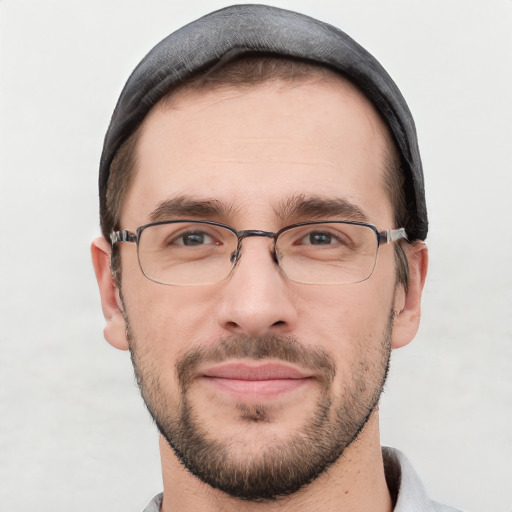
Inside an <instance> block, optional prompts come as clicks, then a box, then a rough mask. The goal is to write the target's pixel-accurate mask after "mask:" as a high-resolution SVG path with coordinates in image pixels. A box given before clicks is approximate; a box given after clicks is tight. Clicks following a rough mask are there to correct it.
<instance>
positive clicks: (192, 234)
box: [171, 231, 215, 247]
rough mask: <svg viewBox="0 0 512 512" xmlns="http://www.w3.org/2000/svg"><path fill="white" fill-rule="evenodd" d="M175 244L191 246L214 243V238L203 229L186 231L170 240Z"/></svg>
mask: <svg viewBox="0 0 512 512" xmlns="http://www.w3.org/2000/svg"><path fill="white" fill-rule="evenodd" d="M171 243H173V244H176V245H184V246H186V247H193V246H197V245H205V244H214V243H215V241H214V239H213V238H212V237H211V236H210V235H208V234H207V233H205V232H204V231H188V232H186V233H181V234H180V235H179V236H178V237H176V238H175V239H174V240H172V241H171Z"/></svg>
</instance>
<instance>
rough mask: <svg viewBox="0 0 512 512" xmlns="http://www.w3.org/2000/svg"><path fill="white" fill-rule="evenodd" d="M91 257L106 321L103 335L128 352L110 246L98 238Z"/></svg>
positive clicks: (93, 245) (92, 247) (115, 345)
mask: <svg viewBox="0 0 512 512" xmlns="http://www.w3.org/2000/svg"><path fill="white" fill-rule="evenodd" d="M91 256H92V264H93V266H94V272H95V274H96V280H97V282H98V287H99V289H100V296H101V307H102V309H103V316H104V317H105V321H106V324H105V329H104V330H103V334H104V336H105V339H106V340H107V341H108V342H109V343H110V344H111V345H112V346H113V347H115V348H118V349H119V350H128V348H129V344H128V340H127V338H126V324H125V321H124V316H123V312H122V304H121V299H120V297H119V290H118V289H117V286H116V285H115V282H114V279H113V277H112V273H111V271H110V245H109V243H108V242H107V241H106V240H105V239H104V238H103V237H99V238H96V239H95V240H94V241H93V242H92V244H91Z"/></svg>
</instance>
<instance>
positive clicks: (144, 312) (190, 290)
mask: <svg viewBox="0 0 512 512" xmlns="http://www.w3.org/2000/svg"><path fill="white" fill-rule="evenodd" d="M123 271H124V270H123ZM123 275H124V277H123V286H122V289H123V298H124V303H125V307H126V313H127V316H128V320H129V322H130V328H131V331H132V334H133V337H134V339H135V340H136V342H137V344H138V346H139V347H143V350H144V351H145V353H146V354H148V357H152V358H154V359H157V360H158V359H160V360H162V361H164V360H165V364H169V361H173V360H175V359H176V358H177V357H179V354H180V353H182V352H184V351H185V350H187V348H189V347H190V346H191V345H192V344H195V343H197V342H199V341H204V340H205V339H206V340H207V339H211V337H212V333H215V332H216V331H215V325H214V323H213V315H212V314H211V312H212V310H213V305H214V304H215V301H216V297H217V295H218V292H215V290H214V289H213V288H214V287H201V288H199V287H174V286H166V285H161V284H158V283H154V282H152V281H149V280H148V279H146V278H145V277H144V276H143V275H142V273H141V272H140V271H138V269H137V271H136V272H135V273H134V274H131V275H128V274H123Z"/></svg>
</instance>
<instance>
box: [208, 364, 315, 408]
mask: <svg viewBox="0 0 512 512" xmlns="http://www.w3.org/2000/svg"><path fill="white" fill-rule="evenodd" d="M199 378H200V380H201V381H202V382H203V383H205V384H206V385H208V386H212V387H214V388H215V389H217V390H218V391H221V392H224V393H228V394H232V395H235V396H237V397H240V396H243V397H244V398H246V399H247V398H250V397H251V396H252V397H254V398H257V399H258V400H261V399H264V398H274V397H276V396H279V395H282V394H285V393H289V392H292V391H295V390H298V389H299V388H301V387H302V386H304V385H307V384H309V383H311V382H312V381H313V380H314V379H315V377H314V375H312V374H311V373H306V372H304V371H301V370H299V369H297V368H295V367H293V366H289V365H287V364H282V363H269V362H265V363H261V364H255V363H246V362H240V361H237V362H228V363H224V364H220V365H216V366H213V367H209V368H207V369H205V370H204V371H202V372H201V374H200V375H199Z"/></svg>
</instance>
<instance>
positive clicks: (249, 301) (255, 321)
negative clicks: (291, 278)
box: [217, 237, 298, 336]
mask: <svg viewBox="0 0 512 512" xmlns="http://www.w3.org/2000/svg"><path fill="white" fill-rule="evenodd" d="M271 244H272V241H271V240H269V239H268V238H259V237H254V238H248V239H246V240H244V242H243V249H242V252H241V255H240V258H239V260H238V262H237V264H236V266H235V268H234V269H233V271H232V273H231V275H230V276H229V277H228V278H227V280H226V281H225V282H224V283H223V287H222V291H221V294H220V295H221V296H220V298H219V302H218V303H217V319H218V322H219V324H220V326H221V327H222V328H223V330H225V331H228V332H229V333H230V334H237V335H246V336H261V335H263V334H270V333H272V334H276V335H277V334H281V335H286V334H287V333H288V334H289V333H290V331H291V330H292V329H293V327H294V326H295V323H296V321H297V317H298V315H297V310H296V307H295V304H294V301H293V293H292V290H291V289H290V286H289V282H287V280H286V277H285V276H284V275H283V273H282V272H281V270H280V269H279V267H278V265H277V264H276V263H275V261H274V258H273V255H272V253H271V250H270V247H271Z"/></svg>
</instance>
